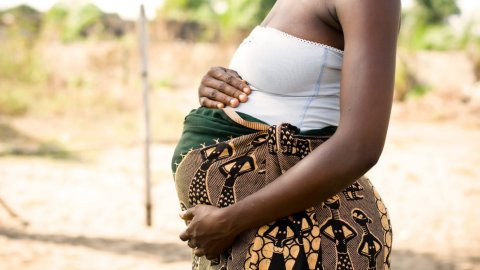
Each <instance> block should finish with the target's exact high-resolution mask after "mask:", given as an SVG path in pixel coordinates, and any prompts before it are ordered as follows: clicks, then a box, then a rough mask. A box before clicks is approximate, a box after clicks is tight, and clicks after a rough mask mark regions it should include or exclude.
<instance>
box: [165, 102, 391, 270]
mask: <svg viewBox="0 0 480 270" xmlns="http://www.w3.org/2000/svg"><path fill="white" fill-rule="evenodd" d="M334 131H335V128H334V127H331V128H325V129H322V130H315V131H309V132H308V133H302V132H300V131H299V130H298V129H297V128H296V127H294V126H291V125H289V124H280V125H273V126H269V125H267V124H265V123H262V122H261V121H259V120H257V119H254V118H253V117H250V116H248V115H245V114H240V113H236V112H234V111H233V110H231V109H224V110H218V109H206V108H199V109H196V110H193V111H192V112H191V113H190V114H189V115H187V117H186V118H185V122H184V130H183V134H182V137H181V139H180V141H179V143H178V145H177V148H176V150H175V154H174V157H173V160H172V169H173V171H174V178H175V184H176V189H177V193H178V197H179V200H180V206H181V208H182V210H185V209H188V208H191V207H194V206H195V205H197V204H208V205H215V206H217V207H227V206H229V205H232V204H234V203H236V202H238V201H240V200H242V199H244V198H245V197H247V196H249V195H250V194H252V193H254V192H255V191H257V190H259V189H261V188H262V187H264V186H265V185H267V184H269V183H271V182H273V181H275V179H276V178H277V177H278V176H280V175H281V174H283V173H284V172H285V171H287V170H288V169H289V168H291V167H292V166H294V165H295V164H296V163H298V162H299V161H300V160H301V159H302V158H304V157H305V156H307V155H308V154H309V153H310V152H311V151H313V150H314V149H315V148H316V147H318V146H319V145H320V144H322V143H323V142H324V141H326V140H327V139H328V138H329V136H331V135H332V134H333V133H334ZM391 249H392V229H391V226H390V220H389V218H388V213H387V209H386V207H385V205H384V204H383V202H382V199H381V198H380V196H379V194H378V193H377V192H376V190H375V188H374V187H373V185H372V184H371V183H370V181H369V180H368V179H367V178H365V177H362V178H360V179H358V180H357V181H355V182H354V183H353V184H352V185H351V186H349V187H347V188H346V189H345V190H343V191H342V192H340V193H338V194H337V195H335V196H333V197H332V198H330V199H328V200H326V201H324V202H322V203H320V204H319V205H316V206H314V207H311V208H309V209H306V210H305V211H302V212H299V213H296V214H294V215H291V216H288V217H284V218H282V219H279V220H276V221H273V222H271V223H269V224H265V225H264V226H261V227H259V228H256V229H252V230H248V231H245V232H244V233H242V234H241V235H239V236H238V237H237V238H236V240H235V242H234V244H233V246H232V247H231V248H230V249H229V250H228V251H226V252H225V254H223V255H222V256H221V257H219V258H218V259H216V260H213V261H209V260H207V259H206V258H205V257H196V256H194V255H193V260H192V269H193V270H217V269H218V270H240V269H257V270H284V269H285V270H309V269H312V270H313V269H316V270H330V269H336V270H349V269H356V270H363V269H369V270H373V269H390V253H391Z"/></svg>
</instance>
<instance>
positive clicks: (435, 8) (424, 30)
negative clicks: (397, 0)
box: [400, 0, 466, 50]
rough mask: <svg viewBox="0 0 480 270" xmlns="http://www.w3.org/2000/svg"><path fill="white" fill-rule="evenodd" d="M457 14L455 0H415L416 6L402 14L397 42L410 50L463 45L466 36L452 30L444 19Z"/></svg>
mask: <svg viewBox="0 0 480 270" xmlns="http://www.w3.org/2000/svg"><path fill="white" fill-rule="evenodd" d="M459 13H460V9H459V8H458V6H457V4H456V0H415V5H414V6H413V7H412V8H411V9H410V10H407V11H406V12H404V13H403V14H402V31H401V35H400V44H401V45H403V46H404V47H407V48H410V49H413V50H452V49H459V48H462V46H465V42H466V39H465V37H466V35H465V34H464V33H460V34H459V33H455V31H454V30H453V29H452V27H451V26H450V25H449V24H448V22H447V20H448V18H449V17H450V16H452V15H457V14H459Z"/></svg>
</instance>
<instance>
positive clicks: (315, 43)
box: [257, 26, 343, 55]
mask: <svg viewBox="0 0 480 270" xmlns="http://www.w3.org/2000/svg"><path fill="white" fill-rule="evenodd" d="M257 27H259V28H263V29H269V30H272V31H275V32H277V33H279V34H282V35H284V36H286V37H289V38H293V39H296V40H299V41H301V42H305V43H309V44H312V45H315V46H320V47H323V48H325V49H329V50H332V51H335V52H337V53H340V54H342V55H343V51H342V50H340V49H338V48H335V47H332V46H329V45H326V44H323V43H319V42H315V41H311V40H308V39H303V38H299V37H297V36H294V35H292V34H289V33H287V32H284V31H281V30H278V29H277V28H273V27H270V26H257Z"/></svg>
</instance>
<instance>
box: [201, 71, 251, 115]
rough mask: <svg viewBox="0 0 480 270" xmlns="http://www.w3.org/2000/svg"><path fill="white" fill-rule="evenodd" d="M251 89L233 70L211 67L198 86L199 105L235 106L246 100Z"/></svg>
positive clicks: (215, 106) (212, 106)
mask: <svg viewBox="0 0 480 270" xmlns="http://www.w3.org/2000/svg"><path fill="white" fill-rule="evenodd" d="M251 91H252V90H251V89H250V87H249V86H248V84H247V82H246V81H245V80H243V79H242V77H240V75H238V73H237V72H236V71H235V70H231V69H227V68H223V67H212V68H210V70H208V72H207V74H205V76H203V78H202V81H201V83H200V86H199V88H198V97H199V101H200V105H201V106H202V107H207V108H218V109H220V108H224V107H225V106H230V107H233V108H235V107H237V106H238V105H240V103H241V102H246V101H247V100H248V95H249V94H250V93H251Z"/></svg>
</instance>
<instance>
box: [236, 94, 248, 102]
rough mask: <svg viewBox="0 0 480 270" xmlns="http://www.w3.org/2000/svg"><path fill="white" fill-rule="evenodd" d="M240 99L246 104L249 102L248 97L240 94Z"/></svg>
mask: <svg viewBox="0 0 480 270" xmlns="http://www.w3.org/2000/svg"><path fill="white" fill-rule="evenodd" d="M238 99H240V101H241V102H245V101H247V95H245V94H240V96H238Z"/></svg>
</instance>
